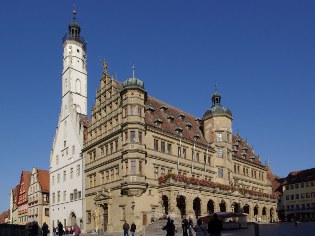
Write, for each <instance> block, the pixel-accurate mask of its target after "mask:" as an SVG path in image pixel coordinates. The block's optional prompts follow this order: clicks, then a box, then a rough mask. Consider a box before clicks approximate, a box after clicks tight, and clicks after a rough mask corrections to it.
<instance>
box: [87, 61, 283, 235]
mask: <svg viewBox="0 0 315 236" xmlns="http://www.w3.org/2000/svg"><path fill="white" fill-rule="evenodd" d="M87 131H88V133H87V136H86V139H85V142H84V148H83V157H84V160H85V186H86V189H85V191H86V192H85V198H86V204H85V206H86V212H85V214H86V215H85V217H86V218H85V223H86V230H87V232H89V231H92V230H98V231H121V228H122V224H123V221H124V220H126V221H127V222H129V223H131V222H135V223H136V225H137V229H141V228H142V226H145V225H147V224H148V223H149V221H150V219H151V218H152V217H153V218H158V217H160V216H161V215H163V214H168V215H171V216H172V217H175V218H179V217H181V216H182V215H183V214H187V215H191V216H192V217H198V216H200V215H204V214H208V213H212V212H216V211H235V212H246V213H248V214H249V216H248V220H257V221H258V220H259V221H277V215H276V212H275V210H276V206H277V202H276V199H275V197H274V196H273V195H272V193H273V192H272V185H271V181H270V179H268V176H267V170H268V167H267V166H265V165H263V164H261V162H260V158H259V156H257V155H255V154H254V150H253V148H252V147H249V145H248V143H247V141H244V140H243V139H242V138H241V136H240V135H239V134H237V135H233V134H232V113H231V111H229V110H228V109H225V108H224V107H222V105H221V96H220V95H219V94H218V93H215V94H214V95H213V97H212V107H211V109H210V110H209V111H207V112H206V113H205V115H204V117H203V118H202V119H198V118H196V117H194V116H192V115H190V114H188V113H186V112H183V111H181V110H179V109H177V108H175V107H173V106H170V105H168V104H166V103H164V102H162V101H160V100H158V99H156V98H153V97H151V96H149V95H148V93H147V91H146V90H145V89H144V84H143V82H142V81H141V80H139V79H137V78H135V77H134V75H133V77H132V78H130V79H128V80H127V81H125V82H124V83H120V82H118V81H116V80H114V79H113V78H112V77H111V76H110V75H109V74H108V72H107V65H106V64H104V72H103V74H102V76H101V79H100V88H99V90H98V91H97V92H96V99H95V104H94V106H93V108H92V117H91V121H90V124H89V126H88V130H87Z"/></svg>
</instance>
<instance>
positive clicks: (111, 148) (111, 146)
mask: <svg viewBox="0 0 315 236" xmlns="http://www.w3.org/2000/svg"><path fill="white" fill-rule="evenodd" d="M113 152H114V145H113V143H111V144H110V154H112V153H113Z"/></svg>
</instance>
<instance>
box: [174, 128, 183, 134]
mask: <svg viewBox="0 0 315 236" xmlns="http://www.w3.org/2000/svg"><path fill="white" fill-rule="evenodd" d="M175 131H176V132H177V133H178V134H181V133H182V132H183V129H182V128H181V127H176V129H175Z"/></svg>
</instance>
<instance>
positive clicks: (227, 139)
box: [226, 132, 230, 143]
mask: <svg viewBox="0 0 315 236" xmlns="http://www.w3.org/2000/svg"><path fill="white" fill-rule="evenodd" d="M226 141H227V142H228V143H230V133H229V132H227V133H226Z"/></svg>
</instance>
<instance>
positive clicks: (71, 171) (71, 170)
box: [70, 168, 73, 179]
mask: <svg viewBox="0 0 315 236" xmlns="http://www.w3.org/2000/svg"><path fill="white" fill-rule="evenodd" d="M72 178H73V168H71V169H70V179H72Z"/></svg>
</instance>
